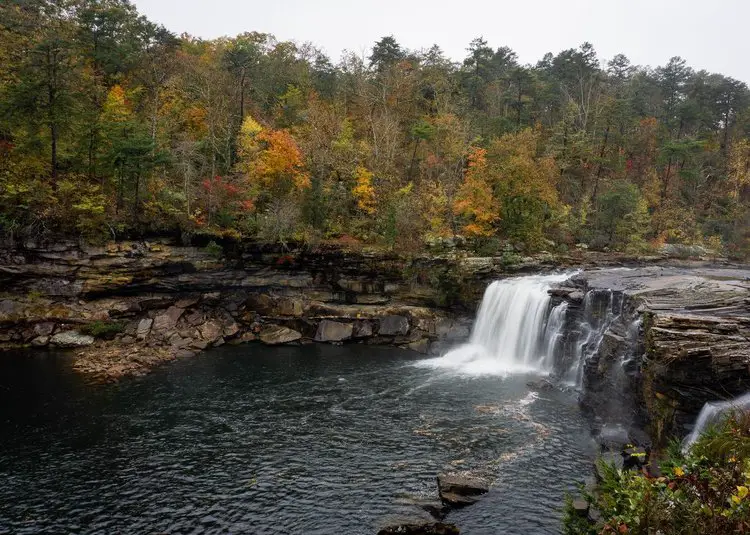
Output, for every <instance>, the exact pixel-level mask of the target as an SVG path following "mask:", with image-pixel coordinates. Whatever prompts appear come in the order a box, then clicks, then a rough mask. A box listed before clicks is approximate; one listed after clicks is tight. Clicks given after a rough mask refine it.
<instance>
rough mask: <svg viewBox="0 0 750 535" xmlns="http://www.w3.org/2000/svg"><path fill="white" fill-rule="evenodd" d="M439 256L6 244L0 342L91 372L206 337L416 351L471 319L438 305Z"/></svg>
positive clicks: (187, 350) (110, 375) (189, 347)
mask: <svg viewBox="0 0 750 535" xmlns="http://www.w3.org/2000/svg"><path fill="white" fill-rule="evenodd" d="M446 266H447V264H445V263H443V262H441V261H440V260H437V261H434V262H430V261H425V262H424V263H420V262H406V261H404V260H402V259H400V258H399V257H397V256H395V255H387V254H366V253H357V254H353V253H345V252H342V251H341V250H337V249H331V250H326V249H321V250H319V251H313V252H311V251H296V252H288V251H281V250H279V249H277V248H264V247H260V246H258V247H255V246H249V247H247V248H246V249H243V250H241V251H239V252H235V255H234V256H229V255H225V256H222V257H221V258H217V257H216V256H215V252H214V253H213V254H212V253H211V252H208V251H206V250H204V249H199V248H194V247H180V246H174V245H170V244H168V243H164V242H152V243H144V242H122V243H112V244H109V245H108V246H106V247H103V248H81V247H78V246H77V245H74V244H58V245H55V246H45V247H26V248H23V249H16V250H5V251H4V253H3V255H2V261H1V262H0V281H1V282H2V284H3V292H2V294H1V295H0V326H1V327H2V329H1V330H0V344H2V346H3V347H5V348H13V347H20V346H32V347H37V348H45V347H54V348H66V349H70V350H72V352H73V355H74V365H75V367H76V368H77V369H79V370H81V371H82V372H84V373H86V374H88V375H90V376H92V377H95V378H97V379H102V380H114V379H117V378H119V377H122V376H124V375H137V374H142V373H145V372H146V371H148V369H150V368H151V367H152V366H154V365H155V364H158V363H159V362H162V361H165V360H171V359H174V358H181V357H186V356H189V355H192V354H194V353H195V352H197V351H201V350H203V349H206V348H208V347H216V346H220V345H223V344H227V343H230V344H236V343H244V342H254V341H258V342H261V343H265V344H269V345H276V344H289V343H296V344H303V343H312V342H322V343H353V342H356V343H370V344H392V345H396V346H399V347H404V348H408V349H412V350H414V351H419V352H423V353H426V352H428V351H429V350H430V348H431V347H432V346H433V345H434V344H436V343H438V342H440V341H446V340H448V341H449V340H451V339H461V338H465V337H466V336H467V335H468V329H469V326H470V323H471V319H470V318H469V317H467V316H465V315H464V314H462V313H460V312H456V311H451V310H450V309H449V308H441V307H439V306H437V304H438V302H439V301H440V300H445V299H448V298H449V297H447V296H446V295H445V293H441V292H451V291H457V290H453V289H441V288H440V287H439V285H438V284H434V282H435V281H434V280H430V279H429V278H430V277H436V278H439V277H440V276H441V274H442V273H444V272H445V270H446V269H447V268H446Z"/></svg>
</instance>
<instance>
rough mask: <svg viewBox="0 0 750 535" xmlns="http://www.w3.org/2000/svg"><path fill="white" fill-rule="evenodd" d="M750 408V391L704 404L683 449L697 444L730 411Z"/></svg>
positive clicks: (684, 441) (683, 443) (683, 444)
mask: <svg viewBox="0 0 750 535" xmlns="http://www.w3.org/2000/svg"><path fill="white" fill-rule="evenodd" d="M746 409H750V392H748V393H747V394H744V395H742V396H740V397H737V398H735V399H732V400H729V401H710V402H708V403H706V404H705V405H703V408H702V409H701V412H700V414H698V419H697V420H696V421H695V427H693V430H692V431H691V432H690V434H689V435H688V436H687V437H685V440H683V442H682V449H683V450H684V451H687V450H688V449H690V446H692V445H693V444H695V441H696V440H698V438H699V437H700V436H701V434H703V432H705V431H706V430H707V429H708V428H709V427H711V426H712V425H715V424H717V423H719V421H720V420H721V418H722V417H723V416H724V415H725V414H727V413H728V412H730V411H733V410H746Z"/></svg>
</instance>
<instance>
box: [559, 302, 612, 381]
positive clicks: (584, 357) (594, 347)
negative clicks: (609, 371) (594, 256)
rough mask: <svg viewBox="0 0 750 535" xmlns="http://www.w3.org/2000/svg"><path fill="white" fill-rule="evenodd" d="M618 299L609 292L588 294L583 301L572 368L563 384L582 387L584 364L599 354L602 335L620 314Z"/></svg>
mask: <svg viewBox="0 0 750 535" xmlns="http://www.w3.org/2000/svg"><path fill="white" fill-rule="evenodd" d="M622 306H623V300H622V295H620V294H616V293H615V292H613V291H612V290H600V289H596V290H589V291H588V292H586V295H585V297H584V299H583V314H582V317H581V321H580V322H579V324H578V329H577V330H578V332H577V339H576V342H575V346H574V350H573V361H572V365H571V366H570V368H569V369H568V371H567V372H566V373H565V375H564V378H565V380H566V381H567V382H568V383H569V384H570V385H572V386H575V387H576V388H581V386H582V384H583V371H584V365H585V364H586V362H587V361H588V360H589V359H591V358H592V357H594V356H595V355H596V354H597V352H598V351H599V346H600V345H601V343H602V339H603V338H604V334H605V333H606V332H607V329H609V327H610V326H611V325H612V323H613V322H614V321H615V320H617V319H618V318H619V317H620V314H622Z"/></svg>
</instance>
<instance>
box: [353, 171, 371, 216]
mask: <svg viewBox="0 0 750 535" xmlns="http://www.w3.org/2000/svg"><path fill="white" fill-rule="evenodd" d="M372 177H373V175H372V173H371V172H370V171H368V170H367V168H365V167H362V166H359V167H357V168H356V169H355V171H354V180H355V182H356V185H355V186H354V188H353V189H352V195H353V196H354V199H355V200H356V201H357V208H359V209H360V210H362V212H364V213H365V214H367V215H373V214H374V213H375V187H374V186H373V185H372Z"/></svg>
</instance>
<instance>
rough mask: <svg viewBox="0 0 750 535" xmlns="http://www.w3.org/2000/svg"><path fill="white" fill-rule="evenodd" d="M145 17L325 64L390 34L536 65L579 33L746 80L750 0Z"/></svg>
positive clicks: (434, 1) (541, 0)
mask: <svg viewBox="0 0 750 535" xmlns="http://www.w3.org/2000/svg"><path fill="white" fill-rule="evenodd" d="M133 1H134V3H135V5H136V6H137V7H138V9H139V11H140V12H141V13H143V14H145V15H146V16H147V17H148V18H149V19H150V20H152V21H154V22H158V23H161V24H163V25H164V26H166V27H167V28H168V29H169V30H171V31H173V32H175V33H177V34H180V33H183V32H187V33H190V34H192V35H195V36H198V37H204V38H214V37H220V36H224V35H226V36H234V35H237V34H238V33H242V32H245V31H259V32H267V33H272V34H274V35H275V36H276V37H277V38H278V39H279V40H294V41H297V42H304V41H310V42H312V43H314V44H315V45H317V46H318V47H319V48H321V49H322V50H324V51H325V52H326V53H327V54H328V55H329V56H330V57H331V59H332V61H333V62H334V63H336V62H337V61H338V58H339V56H340V54H341V51H342V50H344V49H348V50H351V51H353V52H357V53H358V54H360V53H362V52H365V55H369V49H370V47H371V46H372V44H373V43H374V42H375V41H376V40H378V39H379V38H380V37H382V36H384V35H390V34H393V35H394V37H395V38H396V40H397V41H398V42H399V43H400V44H401V45H402V46H404V47H406V48H409V49H419V48H427V47H429V46H430V45H432V44H433V43H437V44H438V45H440V47H441V48H442V49H443V51H444V52H445V53H446V55H447V56H448V57H450V58H452V59H454V60H461V59H463V58H464V57H465V55H466V47H467V45H468V43H469V42H470V41H471V40H472V39H473V38H474V37H477V36H480V35H481V36H483V37H484V38H485V39H486V40H487V41H488V43H489V45H490V46H492V47H493V48H497V47H499V46H504V45H507V46H509V47H511V48H512V49H513V50H515V51H516V53H517V54H518V56H519V58H520V60H521V62H522V63H536V61H537V60H539V59H541V57H542V56H543V55H544V53H545V52H552V53H555V54H556V53H557V52H559V51H561V50H563V49H565V48H574V47H577V46H578V45H580V44H581V43H582V42H584V41H590V42H591V43H593V45H594V47H595V48H596V50H597V52H598V53H599V56H600V59H601V58H603V59H610V58H611V57H612V56H614V55H615V54H617V53H623V54H625V55H626V56H628V57H629V58H630V60H631V61H632V62H633V63H634V64H638V65H651V66H657V65H663V64H665V63H666V62H667V60H668V59H669V58H670V57H672V56H682V57H683V58H685V59H686V60H687V62H688V64H689V65H691V66H692V67H693V68H695V69H707V70H709V71H712V72H718V73H721V74H725V75H728V76H732V77H734V78H738V79H740V80H742V81H744V82H748V83H750V33H749V30H750V0H512V1H510V0H494V1H493V0H475V1H463V2H460V1H455V0H453V1H450V2H449V1H446V0H431V1H420V2H415V1H409V0H378V1H373V0H316V1H309V0H308V1H305V0H262V1H261V0H133Z"/></svg>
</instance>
